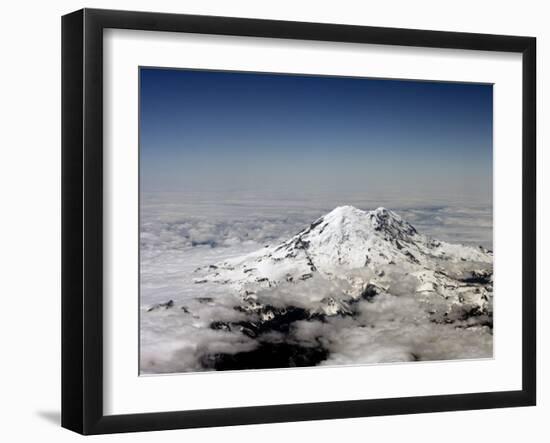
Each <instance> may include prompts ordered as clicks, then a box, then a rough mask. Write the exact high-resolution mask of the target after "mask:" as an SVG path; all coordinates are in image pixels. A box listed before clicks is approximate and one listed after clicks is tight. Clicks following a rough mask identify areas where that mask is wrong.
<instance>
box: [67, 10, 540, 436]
mask: <svg viewBox="0 0 550 443" xmlns="http://www.w3.org/2000/svg"><path fill="white" fill-rule="evenodd" d="M107 28H118V29H133V30H147V31H171V32H187V33H189V32H192V33H200V34H217V35H228V36H231V35H233V36H253V37H270V38H282V39H302V40H318V41H332V42H354V43H370V44H378V45H398V46H417V47H431V48H455V49H470V50H480V51H503V52H512V53H520V54H522V64H523V80H522V82H523V85H522V88H523V98H522V101H523V103H522V127H523V135H522V137H523V138H522V144H523V146H522V149H523V165H522V166H523V189H522V193H523V208H522V211H523V213H522V220H523V233H522V240H523V257H522V260H523V269H522V276H523V293H522V322H523V323H522V346H523V347H522V359H523V361H522V389H521V390H517V391H506V392H478V393H473V394H457V395H436V396H421V397H403V398H391V399H370V400H357V401H333V402H323V403H308V404H285V405H265V406H260V407H238V408H229V409H209V410H190V411H176V412H174V411H170V412H160V413H142V414H131V415H104V413H103V407H102V405H103V335H102V330H103V329H102V328H103V318H102V316H103V298H102V269H103V247H102V245H103V229H102V223H103V209H102V206H103V198H102V191H103V183H102V174H103V171H102V160H103V147H102V138H103V111H102V109H103V89H102V83H103V78H102V77H103V30H104V29H107ZM535 66H536V39H535V38H533V37H516V36H504V35H485V34H471V33H456V32H441V31H423V30H412V29H390V28H378V27H364V26H348V25H338V24H320V23H300V22H288V21H274V20H257V19H243V18H229V17H210V16H196V15H178V14H164V13H150V12H127V11H110V10H97V9H83V10H79V11H76V12H73V13H71V14H68V15H65V16H64V17H63V18H62V426H63V427H65V428H68V429H71V430H73V431H76V432H79V433H81V434H105V433H116V432H132V431H151V430H162V429H179V428H194V427H211V426H228V425H240V424H255V423H274V422H290V421H301V420H321V419H332V418H348V417H363V416H380V415H393V414H413V413H424V412H437V411H458V410H467V409H486V408H502V407H515V406H531V405H535V403H536V283H535V282H536V275H535V273H536V153H535V152H536V137H535V133H536V118H535V113H536V96H535V95H536V89H535V88H536V68H535Z"/></svg>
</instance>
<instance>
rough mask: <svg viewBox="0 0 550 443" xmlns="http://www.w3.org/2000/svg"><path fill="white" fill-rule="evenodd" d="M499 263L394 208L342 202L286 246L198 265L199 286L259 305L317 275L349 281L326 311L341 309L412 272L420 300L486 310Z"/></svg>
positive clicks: (385, 289)
mask: <svg viewBox="0 0 550 443" xmlns="http://www.w3.org/2000/svg"><path fill="white" fill-rule="evenodd" d="M492 262H493V256H492V252H491V251H488V250H486V249H484V248H482V247H481V246H480V247H477V248H476V247H471V246H464V245H458V244H451V243H446V242H442V241H438V240H435V239H431V238H429V237H427V236H424V235H422V234H420V233H418V232H417V231H416V229H415V228H414V227H413V226H412V225H411V224H409V223H408V222H406V221H405V220H403V219H402V218H401V217H400V216H399V215H397V214H396V213H394V212H392V211H390V210H388V209H385V208H378V209H376V210H373V211H369V212H366V211H362V210H360V209H357V208H355V207H353V206H341V207H337V208H336V209H334V210H333V211H331V212H330V213H328V214H326V215H325V216H323V217H321V218H319V219H317V220H315V221H314V222H313V223H311V225H310V226H308V227H307V228H305V229H303V230H302V231H301V232H299V233H298V234H296V235H295V236H294V237H292V238H290V239H289V240H287V241H285V242H283V243H281V244H279V245H276V246H267V247H265V248H263V249H261V250H259V251H256V252H253V253H251V254H248V255H246V256H242V257H237V258H233V259H230V260H226V261H224V262H222V263H217V264H212V265H209V266H206V267H203V268H199V269H197V271H196V273H197V278H196V279H195V283H196V284H201V283H206V282H211V283H217V284H221V285H228V286H230V287H232V288H234V289H236V290H237V291H239V292H240V293H241V295H242V297H243V299H244V300H246V301H249V302H253V301H255V300H256V299H257V297H256V294H257V293H258V291H262V290H266V289H267V288H274V287H278V286H280V285H289V284H292V285H294V284H300V283H301V282H304V281H307V280H309V279H313V278H315V279H319V278H322V279H326V280H328V281H334V280H342V281H345V282H347V285H348V289H346V290H344V291H341V293H339V294H337V295H335V297H334V298H332V297H331V298H330V299H329V300H326V299H325V300H323V301H322V303H321V305H322V306H321V308H320V309H321V310H322V311H323V312H324V313H325V314H336V313H341V312H343V311H346V309H347V304H348V302H349V301H350V300H351V301H353V300H354V299H357V298H360V297H363V298H365V297H368V296H373V295H375V294H376V293H380V292H387V293H390V294H391V293H392V287H394V286H396V285H398V284H399V281H398V280H399V279H400V278H401V277H405V276H406V277H407V278H409V279H411V278H412V279H413V281H414V291H415V292H416V293H417V294H418V296H419V297H426V298H427V299H428V298H429V297H432V296H434V295H437V296H440V297H442V298H443V299H445V300H448V301H449V303H450V304H453V303H454V304H468V305H473V306H477V307H479V308H480V309H486V308H487V305H488V303H489V301H490V298H491V297H492ZM396 276H397V277H396ZM296 297H300V295H299V293H297V294H296Z"/></svg>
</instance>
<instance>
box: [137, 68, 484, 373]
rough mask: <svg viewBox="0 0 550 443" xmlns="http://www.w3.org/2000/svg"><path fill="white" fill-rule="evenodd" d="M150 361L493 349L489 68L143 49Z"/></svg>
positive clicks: (330, 359) (157, 367)
mask: <svg viewBox="0 0 550 443" xmlns="http://www.w3.org/2000/svg"><path fill="white" fill-rule="evenodd" d="M139 76H140V79H139V100H140V111H139V132H140V134H139V150H140V166H139V169H140V178H139V180H140V183H139V187H140V197H139V198H140V214H139V218H140V222H139V223H140V239H139V242H140V261H139V271H140V282H139V287H140V295H139V297H140V300H139V303H140V326H139V328H140V331H139V335H140V350H139V351H140V362H139V363H140V374H142V375H152V374H170V373H185V372H199V371H224V370H254V369H256V370H258V369H275V368H278V369H282V368H294V367H312V366H339V365H365V364H382V363H398V362H401V363H405V362H411V364H413V363H412V362H420V361H440V360H457V359H479V358H492V356H493V252H492V249H493V203H492V194H493V86H492V85H491V84H478V83H453V82H437V81H413V80H396V79H375V78H362V77H337V76H320V75H299V74H273V73H252V72H231V71H212V70H193V69H168V68H155V67H151V68H149V67H141V68H140V70H139Z"/></svg>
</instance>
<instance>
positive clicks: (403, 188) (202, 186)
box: [140, 68, 493, 200]
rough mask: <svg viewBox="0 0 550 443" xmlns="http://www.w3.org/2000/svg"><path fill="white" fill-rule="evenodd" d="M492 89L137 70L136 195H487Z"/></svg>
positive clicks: (404, 82) (434, 83)
mask: <svg viewBox="0 0 550 443" xmlns="http://www.w3.org/2000/svg"><path fill="white" fill-rule="evenodd" d="M492 97H493V92H492V86H491V85H480V84H460V83H444V82H418V81H398V80H379V79H365V78H345V77H323V76H303V75H302V76H300V75H278V74H261V73H238V72H220V71H197V70H178V69H155V68H141V69H140V180H141V186H142V190H143V191H217V190H233V191H240V190H251V189H253V190H259V191H262V190H263V191H277V190H284V191H291V192H296V193H301V192H304V193H305V192H310V191H316V192H324V191H327V192H329V191H330V192H341V193H346V192H352V191H353V192H365V193H378V194H383V193H402V194H403V195H405V196H406V195H407V194H411V195H413V194H415V195H426V197H427V198H429V197H430V196H444V195H457V194H460V195H463V196H464V197H466V198H467V196H469V195H471V196H480V195H481V196H484V198H486V199H488V200H490V198H491V193H492V132H493V126H492V108H493V98H492Z"/></svg>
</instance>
